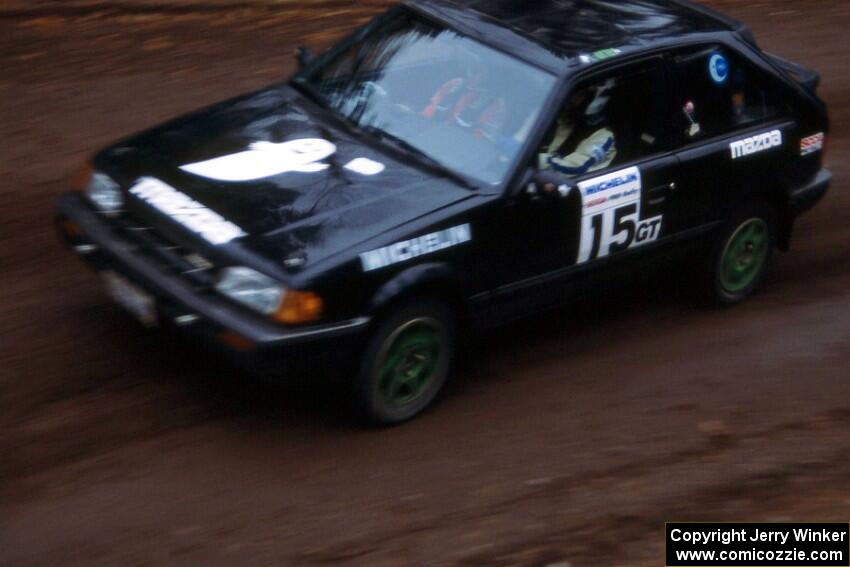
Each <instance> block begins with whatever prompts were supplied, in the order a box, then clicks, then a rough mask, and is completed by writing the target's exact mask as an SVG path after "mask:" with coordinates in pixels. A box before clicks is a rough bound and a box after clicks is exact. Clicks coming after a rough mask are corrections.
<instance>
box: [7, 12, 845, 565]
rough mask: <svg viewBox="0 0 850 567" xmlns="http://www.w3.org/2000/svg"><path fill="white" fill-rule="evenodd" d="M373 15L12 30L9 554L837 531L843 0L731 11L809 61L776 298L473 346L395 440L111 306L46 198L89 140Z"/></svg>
mask: <svg viewBox="0 0 850 567" xmlns="http://www.w3.org/2000/svg"><path fill="white" fill-rule="evenodd" d="M382 3H383V2H381V1H375V2H370V3H368V4H358V5H357V7H350V5H348V4H346V3H345V2H336V3H332V4H334V6H333V7H331V8H328V6H327V5H323V6H321V7H317V5H316V4H313V3H308V2H303V3H301V4H298V3H289V4H290V5H291V6H292V8H291V9H289V10H288V11H286V12H268V11H265V10H254V9H249V8H245V9H239V10H233V11H217V12H215V13H205V12H204V11H203V10H197V11H186V12H157V11H147V12H136V13H131V14H128V13H122V12H121V11H115V12H109V13H103V12H98V11H94V12H89V13H82V12H81V13H76V14H66V15H65V16H61V17H60V16H49V15H34V14H31V15H28V16H27V15H21V14H18V15H17V16H15V17H11V16H8V15H7V16H0V68H2V70H3V72H2V74H0V139H2V142H0V148H2V151H0V171H2V172H3V178H4V182H3V183H2V185H0V278H2V285H0V336H1V337H2V342H0V430H2V431H3V434H2V436H0V454H2V457H0V563H2V564H4V565H22V566H23V565H57V564H62V565H125V566H130V565H151V564H170V565H207V566H214V565H237V564H238V565H268V564H278V565H283V564H293V565H319V564H329V563H339V564H344V565H370V566H381V565H521V566H536V565H547V564H550V563H558V562H565V561H566V562H570V563H571V564H572V565H573V566H579V565H599V564H602V565H618V566H628V565H632V566H643V565H646V566H649V565H661V564H663V563H662V560H661V554H662V551H663V522H665V521H674V520H675V521H686V520H750V521H761V520H782V519H794V520H835V521H847V520H848V519H850V492H848V490H847V487H848V486H850V348H849V347H850V271H848V268H850V223H848V220H847V219H848V218H850V193H848V189H850V181H849V180H850V172H848V166H847V163H848V153H849V152H850V147H848V145H850V131H848V126H847V124H848V118H850V116H848V112H850V106H849V105H848V100H850V93H848V88H849V87H850V81H848V79H847V76H846V73H847V69H848V58H849V57H848V56H849V55H850V43H848V41H847V32H846V30H847V29H850V5H848V3H847V2H844V1H843V0H816V1H807V2H799V1H789V0H771V1H750V2H736V1H731V0H729V1H717V2H714V3H713V4H714V5H717V6H720V7H722V8H723V9H726V10H728V11H730V12H731V13H733V14H734V15H736V16H739V17H741V18H743V19H745V20H746V21H748V22H750V23H751V24H752V25H753V27H754V28H755V29H756V32H757V34H758V36H759V38H760V40H761V42H762V44H763V45H764V46H766V47H767V48H769V49H771V50H773V51H776V52H779V53H782V54H784V55H786V56H789V57H791V58H793V59H796V60H799V61H801V62H804V63H807V64H810V65H812V66H814V67H816V68H818V69H819V70H820V71H821V72H822V73H823V76H824V84H823V87H822V94H823V96H824V97H825V98H826V99H827V101H828V102H829V104H830V106H831V111H832V117H833V120H834V132H833V135H832V137H831V140H830V154H829V162H830V166H831V167H832V169H833V170H834V172H835V174H836V182H835V185H834V188H833V191H832V192H831V194H830V195H829V197H828V198H827V199H826V200H825V202H823V203H822V204H821V205H820V206H819V207H818V208H817V209H816V210H815V211H814V212H812V213H811V214H810V215H808V216H807V217H805V218H804V219H803V220H802V221H801V223H800V225H799V229H798V232H797V234H796V239H795V242H794V247H793V250H792V251H791V252H790V253H789V254H785V255H782V256H781V257H780V258H779V259H778V261H777V263H776V265H775V267H774V269H773V271H772V273H771V277H770V278H769V281H768V282H767V285H766V287H765V290H764V292H763V293H761V294H760V295H759V296H758V297H757V298H755V299H754V300H753V301H751V302H749V303H748V304H746V305H744V306H742V307H740V308H738V309H735V310H723V311H704V310H698V309H695V308H692V307H691V306H690V305H689V304H688V302H687V301H685V300H682V299H680V298H678V297H676V295H677V294H676V293H675V291H676V290H675V289H671V288H670V287H669V286H663V285H662V286H650V287H648V288H638V289H636V290H635V291H633V292H626V293H624V294H622V295H621V296H617V297H612V298H610V300H609V301H607V302H606V305H605V306H604V307H602V308H599V307H597V308H591V309H578V310H576V312H572V311H570V312H566V313H564V314H562V316H556V317H542V318H538V319H535V320H532V321H528V322H525V323H522V324H518V325H515V326H513V327H511V328H509V329H507V330H505V331H502V332H500V333H498V334H496V335H493V336H488V337H485V338H484V341H483V343H484V348H481V349H479V351H480V352H475V353H470V355H469V357H468V360H467V361H465V364H464V365H463V367H462V369H461V372H460V376H458V379H457V380H456V381H455V383H454V385H453V386H452V388H451V391H450V392H449V394H448V396H446V398H445V399H444V401H443V402H442V403H441V404H440V405H439V406H438V407H437V408H436V410H435V411H432V412H430V413H429V414H427V415H426V416H424V417H423V418H422V419H419V420H418V421H416V422H414V423H412V424H410V425H408V426H405V427H402V428H398V429H393V430H387V431H364V430H360V429H357V428H355V427H354V426H352V425H351V424H350V423H349V421H348V420H347V418H346V417H344V415H342V414H341V412H340V411H339V408H338V407H337V406H338V405H339V404H335V403H334V402H333V401H329V398H332V397H330V396H328V395H327V392H324V393H318V394H317V393H315V392H314V391H313V390H312V389H311V388H309V387H306V388H305V387H304V385H303V384H302V385H295V386H282V387H279V388H271V387H267V386H261V385H257V384H255V383H254V382H253V381H252V380H251V379H250V377H248V376H245V375H243V374H240V373H239V372H238V371H235V370H232V369H230V368H228V367H224V366H222V365H221V364H219V363H218V362H217V361H215V360H210V359H209V357H207V356H206V355H205V353H204V352H202V351H200V350H199V349H197V348H192V347H190V346H188V345H186V344H185V343H184V342H183V341H181V340H179V339H178V338H176V337H173V336H170V335H164V334H161V333H147V332H144V331H142V330H140V329H138V328H137V327H136V325H135V324H133V323H132V322H131V321H130V320H129V318H128V317H127V316H125V315H124V314H123V313H122V312H120V311H119V310H118V309H116V308H114V307H113V306H112V305H111V304H110V303H109V302H108V301H107V299H106V298H105V296H104V295H103V293H101V290H100V289H99V286H98V281H97V279H96V277H95V276H94V275H92V274H91V273H89V272H87V271H86V270H84V269H83V268H82V266H81V265H80V264H79V263H78V262H77V261H76V260H75V259H73V258H72V257H71V256H70V255H69V254H68V253H67V251H65V250H64V249H63V248H62V246H61V245H60V244H59V243H58V241H57V239H56V238H55V236H54V234H53V232H52V229H51V226H50V218H51V208H52V203H53V202H54V200H55V199H56V197H57V195H59V194H60V193H61V192H63V191H64V190H66V187H67V180H68V179H69V177H70V175H71V172H72V171H73V170H74V169H75V168H76V167H77V166H78V165H79V164H81V163H82V162H83V160H84V159H85V157H86V156H87V154H88V153H89V152H91V151H92V150H93V149H95V148H97V147H100V146H102V145H104V144H106V143H108V142H109V141H110V140H112V139H114V138H117V137H119V136H121V135H124V134H126V133H129V132H133V131H137V130H140V129H142V128H144V127H146V126H150V125H153V124H155V123H157V122H160V121H162V120H163V119H166V118H168V117H171V116H174V115H177V114H179V113H182V112H186V111H189V110H191V109H193V108H196V107H198V106H201V105H204V104H207V103H211V102H214V101H216V100H219V99H223V98H225V97H228V96H230V95H234V94H237V93H240V92H244V91H247V90H250V89H253V88H256V87H260V86H262V85H264V84H267V83H269V82H272V81H274V80H276V79H278V78H280V77H284V76H286V74H287V73H289V72H290V71H291V70H292V57H291V53H292V48H293V47H294V46H295V45H297V44H299V43H307V44H311V45H314V46H321V45H326V44H327V43H328V42H330V41H331V40H332V39H333V38H335V37H337V36H339V35H340V34H341V33H343V32H344V31H345V30H346V29H349V28H350V27H351V26H353V25H355V24H357V23H358V22H360V21H362V20H363V18H364V17H366V16H368V14H369V13H370V12H371V11H373V10H374V9H375V7H376V6H379V5H381V4H382Z"/></svg>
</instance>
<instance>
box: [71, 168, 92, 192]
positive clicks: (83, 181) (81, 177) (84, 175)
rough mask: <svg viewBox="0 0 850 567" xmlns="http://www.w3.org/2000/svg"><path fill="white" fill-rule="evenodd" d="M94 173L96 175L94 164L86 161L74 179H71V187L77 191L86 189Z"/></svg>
mask: <svg viewBox="0 0 850 567" xmlns="http://www.w3.org/2000/svg"><path fill="white" fill-rule="evenodd" d="M92 175H94V167H93V166H92V164H90V163H86V164H85V165H84V166H83V167H81V168H80V170H79V171H78V172H77V174H76V175H74V179H73V180H72V181H71V188H72V189H74V190H75V191H85V190H86V187H87V186H88V184H89V181H91V177H92Z"/></svg>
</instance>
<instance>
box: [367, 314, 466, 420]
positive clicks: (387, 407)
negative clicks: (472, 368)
mask: <svg viewBox="0 0 850 567" xmlns="http://www.w3.org/2000/svg"><path fill="white" fill-rule="evenodd" d="M456 334H457V324H456V320H455V316H454V314H453V313H452V311H451V309H450V308H449V306H448V305H447V304H446V303H444V302H442V301H440V300H438V299H432V298H423V299H418V300H413V301H409V302H406V303H403V304H400V305H398V306H397V307H395V308H394V309H392V310H391V311H390V312H389V313H387V314H386V315H385V316H384V317H383V318H382V319H380V321H379V322H378V324H377V326H376V327H375V329H374V331H373V332H372V335H371V337H370V338H369V340H368V342H367V344H366V348H365V350H364V353H363V359H362V362H361V364H360V370H359V372H358V375H357V378H356V380H355V384H354V386H355V404H356V410H357V412H358V414H359V415H360V416H361V418H362V419H364V420H365V421H366V422H368V423H370V424H372V425H379V426H391V425H398V424H401V423H404V422H406V421H409V420H411V419H413V418H414V417H416V416H417V415H419V414H420V413H422V412H423V411H425V409H427V408H428V407H429V406H430V405H431V404H432V403H433V402H434V400H435V399H436V398H437V396H438V395H439V393H440V391H441V390H442V389H443V386H444V385H445V383H446V381H447V380H448V377H449V374H450V372H451V369H452V366H453V363H454V356H455V350H456V343H457V336H456ZM417 337H421V338H420V339H419V341H418V342H417V340H416V339H417ZM425 337H427V338H425ZM434 342H436V343H438V345H439V346H438V347H437V352H436V355H434V356H431V355H432V353H433V352H434V351H433V347H432V344H433V343H434ZM423 345H424V346H423ZM404 347H407V350H405V348H404ZM423 353H424V356H426V357H427V359H428V360H429V361H431V360H432V359H433V370H432V371H430V372H423V373H422V375H423V376H424V375H425V374H427V375H428V379H427V382H426V383H425V384H424V385H422V386H421V387H419V386H416V387H414V386H409V385H404V384H401V382H403V381H404V380H405V379H407V374H408V373H415V370H410V369H411V368H414V369H415V368H420V366H418V365H421V364H422V362H421V361H420V358H421V357H422V356H423ZM399 356H401V358H398V357H399ZM393 358H395V359H396V360H398V361H399V362H398V364H397V365H394V364H393ZM430 364H431V363H430V362H429V363H428V364H425V365H423V367H424V368H428V367H429V366H430ZM390 368H393V369H394V370H389V369H390ZM401 375H404V378H399V376H401ZM414 383H416V384H418V383H419V379H418V378H417V379H414V380H411V384H414ZM399 384H401V385H400V386H398V387H399V391H398V392H397V395H396V399H393V397H392V395H391V394H390V393H389V392H390V391H395V390H396V388H395V387H394V386H393V385H399ZM404 388H408V389H409V390H410V395H409V396H408V397H409V398H410V399H405V396H404V394H405V391H404ZM415 390H418V393H416V392H415Z"/></svg>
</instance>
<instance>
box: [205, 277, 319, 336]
mask: <svg viewBox="0 0 850 567" xmlns="http://www.w3.org/2000/svg"><path fill="white" fill-rule="evenodd" d="M215 288H216V290H217V291H218V292H219V293H220V294H222V295H223V296H225V297H228V298H230V299H232V300H233V301H235V302H237V303H241V304H242V305H244V306H246V307H249V308H251V309H253V310H254V311H257V312H258V313H262V314H263V315H266V316H268V317H270V318H271V319H274V320H275V321H277V322H278V323H285V324H287V325H300V324H303V323H312V322H314V321H318V320H319V319H321V317H322V313H323V311H324V302H323V301H322V298H321V297H320V296H319V295H317V294H315V293H313V292H312V291H300V290H295V289H290V290H287V289H286V288H285V287H283V286H282V285H281V284H279V283H278V282H276V281H275V280H273V279H272V278H270V277H268V276H266V275H264V274H261V273H260V272H258V271H256V270H252V269H251V268H244V267H236V268H226V269H224V270H222V271H221V275H220V277H219V280H218V283H217V284H216V285H215Z"/></svg>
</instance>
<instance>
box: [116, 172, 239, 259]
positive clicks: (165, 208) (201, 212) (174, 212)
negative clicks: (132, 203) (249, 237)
mask: <svg viewBox="0 0 850 567" xmlns="http://www.w3.org/2000/svg"><path fill="white" fill-rule="evenodd" d="M130 193H132V194H133V195H135V196H136V197H138V198H139V199H141V200H142V201H144V202H146V203H147V204H148V205H150V206H152V207H154V208H155V209H158V210H159V211H161V212H163V213H165V214H166V215H168V216H169V217H171V218H172V219H174V220H175V221H177V222H179V223H180V224H182V225H183V226H185V227H186V228H188V229H189V230H192V231H194V232H197V233H198V234H200V235H201V236H203V237H204V238H205V239H206V240H208V241H210V242H212V243H213V244H227V243H228V242H230V241H231V240H234V239H236V238H239V237H242V236H246V234H245V232H244V231H243V230H242V229H241V228H239V227H238V226H236V225H235V224H233V223H232V222H230V221H228V220H226V219H225V218H223V217H222V216H221V215H219V214H218V213H216V212H214V211H211V210H210V209H208V208H207V207H205V206H204V205H202V204H201V203H199V202H197V201H195V200H194V199H192V198H190V197H189V196H188V195H184V194H183V193H181V192H180V191H178V190H176V189H175V188H174V187H172V186H170V185H167V184H165V183H163V182H162V181H160V180H159V179H154V178H153V177H143V178H142V179H140V180H139V182H138V183H136V184H135V185H134V186H133V187H132V188H130Z"/></svg>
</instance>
